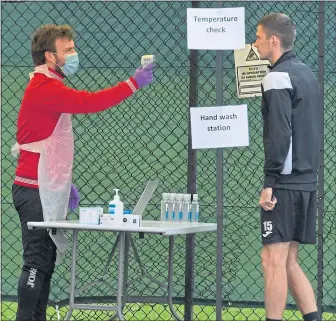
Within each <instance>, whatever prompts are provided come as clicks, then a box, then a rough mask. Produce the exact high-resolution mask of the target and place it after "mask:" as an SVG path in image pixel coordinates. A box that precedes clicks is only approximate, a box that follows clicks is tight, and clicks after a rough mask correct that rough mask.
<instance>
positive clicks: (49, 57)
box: [44, 51, 55, 62]
mask: <svg viewBox="0 0 336 321" xmlns="http://www.w3.org/2000/svg"><path fill="white" fill-rule="evenodd" d="M44 58H45V60H46V62H48V61H50V62H54V60H55V57H54V55H53V54H52V53H51V52H49V51H46V52H45V53H44Z"/></svg>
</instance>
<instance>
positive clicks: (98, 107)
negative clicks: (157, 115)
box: [14, 69, 138, 188]
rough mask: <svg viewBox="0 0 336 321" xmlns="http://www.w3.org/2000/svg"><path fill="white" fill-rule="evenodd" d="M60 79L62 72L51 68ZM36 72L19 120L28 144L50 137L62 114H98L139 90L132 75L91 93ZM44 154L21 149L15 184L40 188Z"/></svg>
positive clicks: (20, 131)
mask: <svg viewBox="0 0 336 321" xmlns="http://www.w3.org/2000/svg"><path fill="white" fill-rule="evenodd" d="M49 70H50V72H52V73H54V74H55V75H56V77H58V78H59V79H63V78H62V76H61V75H59V74H58V73H56V72H55V71H54V70H51V69H49ZM59 79H55V78H50V77H47V76H45V75H44V74H41V73H35V74H34V77H33V78H32V79H31V80H30V82H29V83H28V86H27V88H26V90H25V92H24V96H23V100H22V104H21V108H20V111H19V117H18V122H17V134H16V139H17V142H18V143H19V144H20V145H22V144H28V143H32V142H36V141H40V140H43V139H46V138H48V137H49V136H50V135H51V134H52V132H53V131H54V128H55V127H56V124H57V122H58V120H59V118H60V116H61V114H62V113H68V114H88V113H97V112H100V111H103V110H105V109H108V108H110V107H112V106H115V105H118V104H119V103H120V102H122V101H123V100H124V99H126V98H127V97H129V96H131V95H132V94H133V93H134V92H135V91H136V90H137V89H138V85H137V83H136V81H135V80H134V79H133V78H132V77H131V78H129V79H128V80H126V81H125V82H121V83H119V84H117V85H116V86H114V87H110V88H108V89H104V90H100V91H96V92H88V91H84V90H75V89H72V88H69V87H67V86H66V85H65V84H64V83H63V82H62V81H61V80H59ZM39 157H40V154H38V153H32V152H28V151H24V150H20V156H19V158H18V165H17V168H16V173H15V175H16V176H15V180H14V184H17V185H21V186H26V187H32V188H38V185H37V166H38V161H39Z"/></svg>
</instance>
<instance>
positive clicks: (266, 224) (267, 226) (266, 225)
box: [263, 221, 273, 237]
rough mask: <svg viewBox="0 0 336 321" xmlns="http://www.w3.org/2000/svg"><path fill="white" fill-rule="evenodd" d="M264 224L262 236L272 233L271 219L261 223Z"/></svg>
mask: <svg viewBox="0 0 336 321" xmlns="http://www.w3.org/2000/svg"><path fill="white" fill-rule="evenodd" d="M263 225H264V233H263V237H266V236H268V235H269V234H272V230H273V225H272V221H265V222H264V223H263Z"/></svg>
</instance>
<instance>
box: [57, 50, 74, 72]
mask: <svg viewBox="0 0 336 321" xmlns="http://www.w3.org/2000/svg"><path fill="white" fill-rule="evenodd" d="M55 54H56V53H55ZM56 55H57V54H56ZM56 65H57V64H56ZM57 66H58V67H60V68H61V70H62V72H63V74H64V75H65V76H66V77H69V76H72V75H74V74H75V73H76V72H77V70H78V67H79V58H78V54H77V52H75V53H73V54H69V55H65V64H64V65H63V66H59V65H57Z"/></svg>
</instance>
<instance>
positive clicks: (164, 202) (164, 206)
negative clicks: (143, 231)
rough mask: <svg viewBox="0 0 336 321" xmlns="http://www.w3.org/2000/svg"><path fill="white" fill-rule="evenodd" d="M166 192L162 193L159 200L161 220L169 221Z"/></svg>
mask: <svg viewBox="0 0 336 321" xmlns="http://www.w3.org/2000/svg"><path fill="white" fill-rule="evenodd" d="M168 195H169V194H168V193H162V200H161V221H169V212H168V205H169V203H168Z"/></svg>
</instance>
